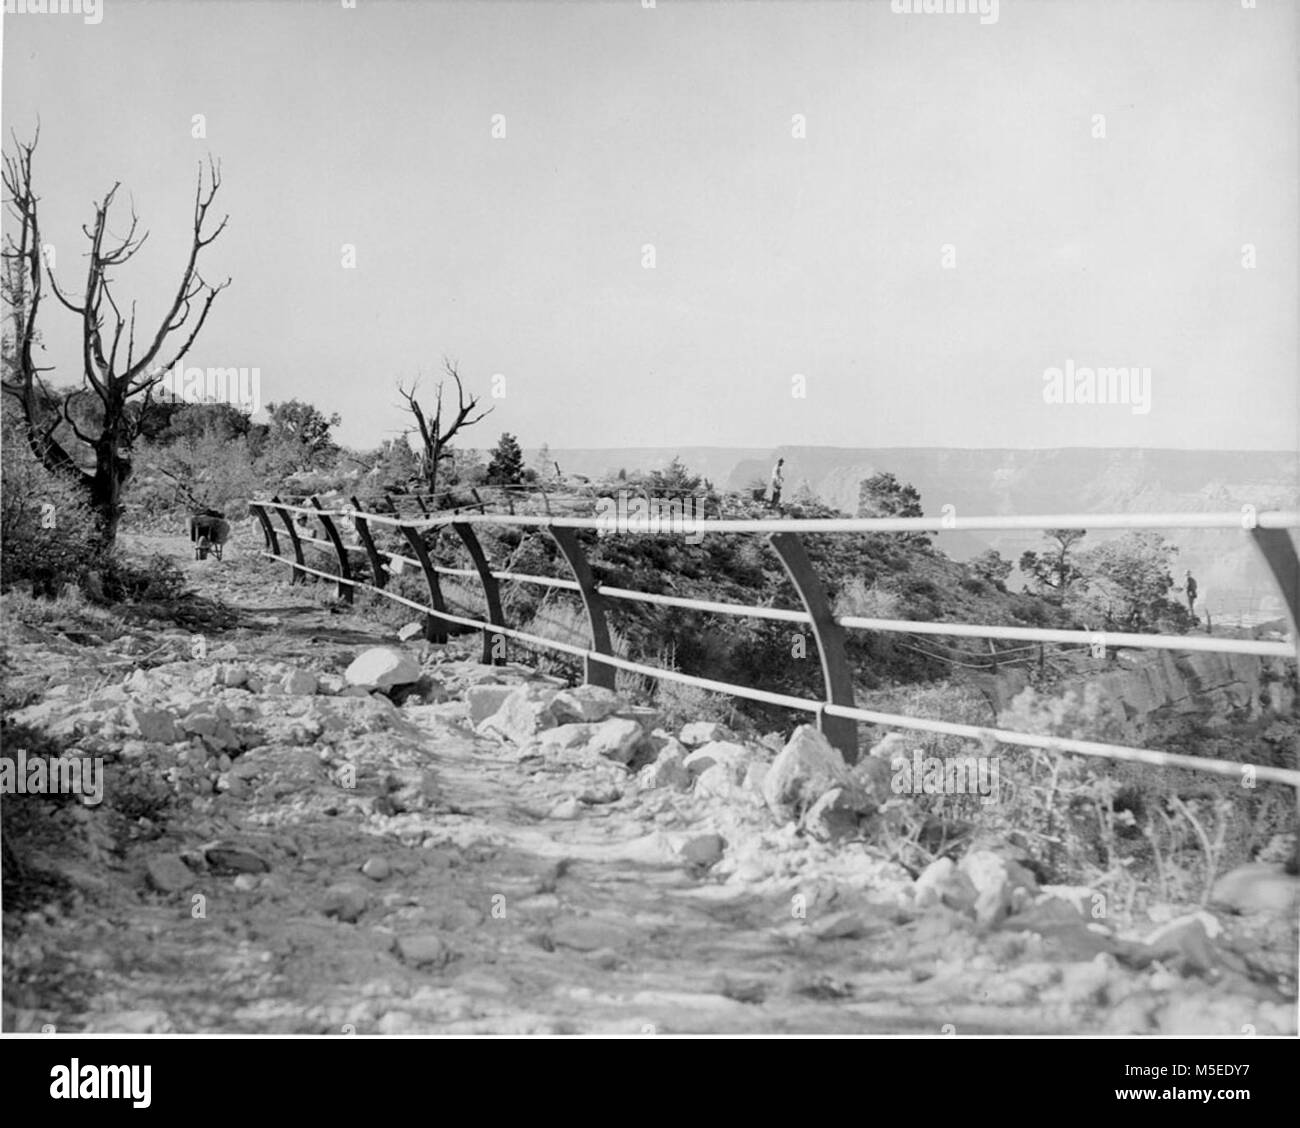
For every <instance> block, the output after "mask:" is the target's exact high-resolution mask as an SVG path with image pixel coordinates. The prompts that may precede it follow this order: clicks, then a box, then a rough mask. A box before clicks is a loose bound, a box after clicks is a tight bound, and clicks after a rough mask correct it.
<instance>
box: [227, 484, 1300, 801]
mask: <svg viewBox="0 0 1300 1128" xmlns="http://www.w3.org/2000/svg"><path fill="white" fill-rule="evenodd" d="M354 500H355V499H354ZM313 502H314V505H313V507H311V508H308V507H304V506H297V505H292V504H289V503H286V502H282V501H280V500H279V499H278V498H272V499H269V500H261V501H256V502H253V503H252V504H251V506H250V508H251V509H252V511H253V512H254V514H255V515H256V516H257V517H258V519H259V520H260V522H261V525H262V530H263V534H264V536H265V538H266V543H267V551H265V552H264V553H263V555H264V556H267V557H269V558H271V559H273V560H277V561H280V562H282V563H285V564H288V565H289V566H290V567H291V568H292V569H293V573H292V576H291V582H293V581H294V580H296V579H298V578H299V577H300V576H302V575H305V574H306V575H314V576H318V577H320V578H322V579H326V580H331V581H334V582H336V583H338V585H339V593H340V596H342V597H343V598H345V599H350V598H351V595H352V592H353V590H354V589H356V588H363V589H365V590H368V591H371V592H374V593H375V594H377V595H380V596H382V597H384V598H386V599H392V600H395V601H396V602H399V603H402V604H404V605H406V606H409V607H412V608H414V609H416V610H419V611H422V612H424V614H425V616H426V636H427V637H431V638H441V637H445V635H444V634H443V633H442V632H440V631H439V629H438V627H439V624H452V625H456V626H463V627H469V628H471V629H477V630H481V631H482V632H483V644H484V648H483V661H484V662H485V663H491V662H500V661H503V660H504V656H503V655H499V654H498V653H497V652H496V649H495V648H494V647H493V646H492V640H493V639H494V638H496V637H502V638H513V639H516V640H518V641H521V642H524V643H526V644H529V645H534V646H538V647H541V648H545V649H550V650H554V651H558V652H561V653H566V654H569V655H571V656H574V657H578V658H581V659H582V660H583V662H584V665H585V672H586V680H587V681H588V682H589V683H592V684H599V685H606V686H608V687H609V688H613V674H614V671H615V670H619V669H621V670H625V671H630V672H633V673H637V674H641V675H644V676H648V677H652V678H656V679H659V680H667V681H672V682H677V683H679V684H684V685H690V686H695V687H697V688H701V689H706V690H709V691H711V692H716V693H721V694H726V695H729V696H733V697H742V698H745V699H748V700H752V701H758V702H762V703H765V704H769V705H777V706H780V707H783V708H789V709H794V710H799V711H803V712H808V713H813V714H814V715H815V716H816V719H817V723H818V725H819V727H820V728H821V729H822V731H823V732H824V733H825V734H826V735H827V738H828V739H830V740H831V742H832V743H833V744H835V745H836V746H837V747H838V748H839V749H840V750H841V752H843V753H844V755H845V756H846V758H847V759H848V760H849V761H850V762H852V761H854V760H856V758H857V752H858V736H857V727H856V726H857V724H858V723H867V724H874V725H882V726H885V727H891V728H903V729H912V730H920V731H927V732H934V733H940V734H944V735H951V736H961V737H967V738H970V739H974V740H978V741H984V742H993V743H999V744H1008V745H1012V746H1019V747H1028V748H1042V749H1047V750H1052V751H1060V752H1069V753H1075V754H1080V755H1087V756H1097V757H1103V758H1107V759H1111V760H1121V761H1129V762H1140V763H1149V764H1156V765H1161V766H1166V767H1178V768H1186V769H1188V770H1191V771H1202V772H1208V773H1212V774H1216V775H1220V776H1230V777H1240V776H1241V775H1242V773H1243V772H1245V771H1246V770H1250V771H1251V772H1252V773H1253V775H1254V777H1255V778H1257V779H1260V780H1267V781H1271V782H1276V783H1283V784H1286V785H1288V786H1291V787H1294V788H1296V790H1297V801H1298V803H1300V770H1293V769H1284V768H1274V767H1269V766H1265V765H1246V764H1243V763H1240V762H1237V761H1231V760H1221V759H1202V758H1199V757H1195V756H1187V755H1183V754H1181V753H1172V752H1163V751H1158V750H1154V749H1143V748H1133V747H1129V746H1126V745H1116V744H1109V743H1100V742H1096V741H1084V740H1074V739H1067V738H1064V737H1052V736H1043V735H1039V734H1035V733H1022V732H1013V731H1009V730H1003V729H996V728H987V727H981V726H976V725H966V724H957V723H954V722H948V721H940V720H932V719H929V718H920V717H911V716H906V715H902V714H893V713H882V712H877V711H874V710H867V709H859V708H857V707H856V704H855V702H854V701H853V689H852V679H851V671H850V670H849V667H848V661H847V656H846V654H845V651H844V631H845V630H866V631H881V632H895V633H903V634H924V635H941V636H948V637H960V638H986V639H1010V640H1019V641H1029V642H1037V643H1044V642H1053V643H1060V644H1073V645H1085V646H1093V647H1095V646H1098V645H1101V646H1103V647H1106V648H1119V647H1125V648H1146V649H1158V650H1185V651H1199V652H1218V653H1230V654H1246V655H1252V656H1257V657H1281V658H1289V659H1295V658H1297V656H1298V651H1297V639H1298V638H1300V626H1298V624H1300V559H1298V558H1297V556H1296V550H1295V545H1294V543H1293V542H1292V540H1291V538H1290V537H1289V536H1288V535H1287V533H1286V532H1285V531H1284V530H1288V529H1295V528H1300V513H1297V512H1294V511H1263V512H1256V511H1255V510H1254V509H1253V508H1250V507H1246V508H1245V509H1244V510H1243V511H1242V512H1238V513H1209V514H1197V513H1177V514H1067V515H1050V516H1040V517H1005V516H1003V517H967V518H955V517H945V518H941V519H931V518H812V519H794V520H776V519H759V520H751V519H743V520H741V519H735V520H732V519H709V520H705V521H700V522H698V523H697V524H693V525H690V526H689V527H688V528H686V529H685V530H684V531H686V532H689V533H694V532H696V531H699V532H707V533H755V532H761V533H768V534H769V537H768V540H769V544H770V545H771V546H772V548H773V549H774V550H775V551H776V552H777V555H778V556H779V557H780V558H781V562H782V564H783V565H784V566H785V568H786V572H787V574H788V575H789V577H790V580H791V583H792V585H793V586H794V588H795V591H796V593H797V595H798V596H799V598H800V600H801V601H802V602H803V604H804V610H803V611H796V610H787V609H783V608H776V607H760V606H746V605H741V604H730V603H721V602H714V601H708V600H693V599H686V598H683V597H678V596H667V595H657V594H653V593H649V592H638V591H633V590H630V589H626V588H618V587H611V586H606V585H603V584H599V583H597V582H596V581H595V579H594V577H593V576H592V574H591V570H590V567H589V566H588V564H587V562H586V558H585V555H584V554H583V551H582V548H581V545H580V543H579V542H578V540H577V538H576V536H575V532H576V531H577V530H580V529H596V530H599V531H603V532H606V533H609V532H618V533H635V532H638V531H640V532H649V533H659V532H666V531H668V530H666V529H663V528H661V527H659V526H658V525H657V524H656V523H654V522H650V521H642V522H640V523H638V522H637V521H636V520H629V521H627V522H625V523H624V524H622V525H621V526H619V527H617V528H611V522H610V520H609V519H608V518H582V517H549V516H547V517H542V516H529V515H504V514H486V513H463V512H456V513H440V514H430V515H427V516H423V515H422V516H420V517H418V518H401V517H393V516H391V515H386V514H378V513H370V512H366V511H363V510H360V509H358V508H356V507H355V506H354V507H350V508H345V509H334V510H331V509H325V508H324V507H322V506H320V505H319V503H316V502H315V499H313ZM271 512H279V513H280V515H281V517H282V519H283V520H284V523H285V525H286V527H287V529H288V531H289V533H290V537H291V541H292V544H293V550H294V557H293V558H292V559H291V558H289V557H287V556H285V555H283V554H282V553H281V551H280V547H279V542H278V538H277V534H276V531H275V528H274V525H273V524H272V522H271V520H270V513H271ZM289 514H306V515H308V516H309V517H310V518H311V519H313V520H316V521H319V522H321V524H322V526H323V527H324V529H325V531H326V533H327V534H328V535H329V538H330V539H328V540H321V539H320V538H316V537H304V536H302V535H301V534H300V533H299V532H298V531H297V530H296V529H295V528H294V527H293V522H292V521H291V519H290V517H289ZM335 518H342V519H345V520H350V521H352V522H353V524H354V526H355V528H356V530H357V534H358V538H359V540H360V541H361V544H360V545H343V544H342V541H341V540H340V539H339V538H338V536H337V530H336V529H335V527H334V525H333V521H334V519H335ZM679 522H680V518H679ZM372 524H378V525H383V526H386V527H390V528H393V529H396V530H398V531H400V532H401V533H402V534H403V536H404V537H405V538H406V540H407V542H408V544H410V546H411V548H412V551H413V552H414V553H415V558H412V557H409V556H405V555H402V554H399V553H396V552H388V551H381V550H378V549H377V548H375V547H374V545H373V540H372V538H371V536H370V533H369V526H370V525H372ZM475 525H489V526H492V525H505V526H512V527H534V528H542V529H545V530H546V531H547V532H548V533H549V534H550V535H551V536H552V538H553V539H554V540H555V541H556V543H557V546H558V547H559V548H560V550H561V554H562V555H563V556H564V557H565V559H566V561H567V563H568V564H569V567H570V570H571V571H572V572H573V574H574V578H573V579H572V580H561V579H558V578H554V577H548V576H535V575H526V574H520V573H512V572H506V571H499V572H498V571H494V570H493V569H492V568H491V567H490V566H489V565H488V564H487V562H486V558H485V557H484V555H483V553H482V550H481V548H480V547H479V544H478V541H477V538H476V537H475V534H474V531H473V528H474V526H475ZM447 527H450V528H451V529H453V530H454V531H455V532H456V533H457V534H458V535H459V536H460V538H461V540H462V541H463V542H464V544H465V547H466V548H467V550H468V551H469V553H470V556H471V558H472V559H473V560H474V562H475V567H474V568H473V569H463V568H461V569H453V568H448V567H445V566H442V565H435V564H434V563H433V562H432V560H431V559H430V558H429V555H428V548H427V546H426V545H425V543H424V541H423V539H422V534H423V533H424V532H426V531H429V530H437V529H442V528H447ZM1087 527H1091V528H1104V529H1143V528H1146V529H1150V528H1157V529H1168V528H1202V529H1205V528H1220V529H1239V530H1241V531H1243V532H1245V533H1248V534H1249V535H1250V536H1251V537H1252V539H1253V541H1254V543H1255V544H1256V546H1257V547H1258V548H1259V550H1260V551H1261V553H1262V554H1263V556H1264V559H1265V561H1266V563H1267V564H1268V566H1269V568H1270V571H1271V572H1272V574H1273V577H1274V580H1275V582H1276V583H1277V584H1278V587H1279V588H1280V589H1281V592H1282V597H1283V600H1284V602H1285V604H1286V607H1287V611H1288V614H1289V617H1290V627H1291V637H1290V639H1289V640H1288V641H1286V642H1273V641H1259V640H1247V639H1216V638H1206V637H1203V636H1195V637H1192V636H1181V635H1180V636H1163V635H1146V634H1136V633H1132V632H1111V631H1080V630H1061V629H1054V628H1037V627H1011V626H1002V625H996V624H985V625H975V624H966V623H945V622H923V621H913V620H897V619H877V618H866V617H861V616H851V615H846V616H835V615H833V614H832V613H831V612H830V608H829V603H828V602H827V600H826V597H825V592H824V590H823V589H822V586H821V583H820V580H819V579H818V577H817V575H816V572H815V570H814V569H813V567H812V564H811V562H810V561H809V560H808V557H807V555H806V553H805V551H804V549H803V546H802V544H801V542H800V541H799V539H798V536H797V534H798V533H824V534H848V533H881V532H943V531H948V530H961V529H967V530H1005V529H1038V530H1043V529H1055V528H1087ZM673 531H677V532H680V531H683V527H682V525H681V524H680V523H679V524H678V525H677V526H675V528H674V530H673ZM304 542H305V543H310V544H315V545H319V546H321V547H323V548H334V549H335V551H336V552H337V554H338V556H339V562H340V573H341V574H339V573H330V572H325V571H322V570H320V569H316V568H312V567H309V566H308V565H306V564H305V562H304V560H303V556H302V547H301V546H302V543H304ZM349 552H366V553H367V554H368V555H369V557H370V559H371V563H372V564H373V565H374V566H375V574H374V580H375V582H374V583H366V582H363V581H360V580H355V579H352V578H351V576H350V569H349V567H348V564H347V554H348V553H349ZM393 561H401V562H402V563H403V565H405V564H407V563H409V564H411V565H414V566H416V567H419V568H421V569H422V570H423V572H424V575H425V579H426V581H427V583H428V585H429V590H430V597H431V605H429V604H421V603H419V602H417V601H415V600H411V599H408V598H406V597H405V596H401V595H398V594H396V593H395V592H391V591H388V590H386V583H387V579H388V574H389V572H390V571H391V569H390V568H389V567H388V565H387V564H386V563H385V562H393ZM440 574H441V575H446V574H451V575H458V576H467V577H473V576H475V575H477V576H478V578H479V580H480V581H481V583H482V584H483V587H484V591H485V595H486V597H487V603H488V619H487V620H483V619H472V618H468V617H466V616H460V615H455V614H452V613H451V612H449V611H448V610H447V608H446V606H445V604H444V601H443V598H442V593H441V588H440V586H439V584H438V576H439V575H440ZM501 580H506V581H509V582H517V583H525V584H539V585H543V586H547V587H554V588H560V589H564V590H568V591H573V592H576V593H577V594H578V595H580V596H581V598H582V601H583V604H584V607H585V609H586V612H587V617H588V621H589V627H590V633H591V638H592V645H591V646H589V647H581V646H575V645H572V644H570V643H562V642H557V641H554V640H551V639H546V638H543V637H541V636H538V635H533V634H529V633H528V632H524V631H520V630H517V629H515V628H511V627H507V626H506V625H505V623H504V621H503V618H502V612H501V607H500V600H499V597H498V595H497V588H498V584H499V581H501ZM612 600H616V601H628V602H640V603H646V604H654V605H659V606H668V607H679V608H682V609H686V610H693V611H698V612H701V613H712V614H723V615H738V616H744V617H750V618H759V619H767V620H772V621H779V622H790V623H798V624H800V625H806V626H808V627H810V628H811V631H812V634H813V636H814V639H815V641H816V644H817V647H818V652H819V656H820V658H821V664H822V672H823V677H824V680H825V683H826V699H825V700H823V701H813V700H810V699H808V698H803V697H796V696H792V695H788V694H778V693H771V692H769V691H767V690H761V689H755V688H753V687H749V686H742V685H736V684H733V683H729V682H719V681H715V680H713V679H709V678H701V677H696V676H694V675H690V674H683V673H681V672H679V671H676V670H669V669H665V668H663V667H658V666H649V665H646V664H644V663H639V662H633V661H630V660H628V659H625V658H619V657H617V656H616V655H614V654H613V652H612V647H611V644H610V641H609V633H608V628H607V627H606V624H605V613H606V608H607V604H608V601H612ZM1023 649H1025V648H1022V647H1017V648H1013V650H1011V651H1008V652H1002V653H998V654H994V655H990V659H1002V658H1003V657H1004V655H1008V656H1009V655H1010V654H1011V653H1015V652H1018V651H1020V650H1023ZM972 657H979V655H973V656H972Z"/></svg>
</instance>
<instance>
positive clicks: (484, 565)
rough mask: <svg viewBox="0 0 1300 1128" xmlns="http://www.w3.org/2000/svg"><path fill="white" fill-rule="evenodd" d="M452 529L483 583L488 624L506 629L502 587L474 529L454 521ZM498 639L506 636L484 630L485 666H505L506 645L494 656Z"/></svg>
mask: <svg viewBox="0 0 1300 1128" xmlns="http://www.w3.org/2000/svg"><path fill="white" fill-rule="evenodd" d="M451 527H452V528H453V529H455V530H456V533H457V535H458V536H459V537H460V539H461V541H462V542H463V543H464V545H465V551H466V552H468V553H469V556H470V559H471V560H473V561H474V567H475V568H477V569H478V578H479V579H480V580H481V581H482V582H483V597H484V599H486V600H487V612H488V622H489V623H491V624H492V625H493V626H494V627H504V626H505V625H506V620H505V616H504V615H502V613H501V585H500V584H499V583H498V582H497V578H496V576H494V575H493V574H492V569H491V568H490V567H489V566H488V561H487V557H486V556H485V555H484V553H483V546H482V545H481V544H479V542H478V537H476V536H475V535H474V527H473V526H472V525H469V524H466V523H465V522H464V521H453V522H452V524H451ZM498 638H499V639H501V640H502V642H503V643H504V641H505V636H504V635H498V634H494V633H493V632H492V631H490V630H488V629H486V628H484V630H483V658H482V661H483V665H485V666H494V665H495V666H504V665H505V661H506V656H505V646H504V645H503V646H502V647H501V648H500V649H501V653H500V654H499V655H495V656H494V655H493V650H494V649H496V645H495V643H496V639H498Z"/></svg>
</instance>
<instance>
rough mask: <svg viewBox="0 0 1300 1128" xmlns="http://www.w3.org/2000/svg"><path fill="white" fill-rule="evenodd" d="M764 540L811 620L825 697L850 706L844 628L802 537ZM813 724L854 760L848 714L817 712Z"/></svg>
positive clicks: (774, 536) (853, 730) (853, 727)
mask: <svg viewBox="0 0 1300 1128" xmlns="http://www.w3.org/2000/svg"><path fill="white" fill-rule="evenodd" d="M767 540H768V543H769V544H770V545H771V546H772V548H773V550H774V551H775V552H776V554H777V556H779V557H780V558H781V565H782V566H783V567H784V568H785V572H786V575H787V576H789V577H790V582H791V583H792V584H793V585H794V589H795V591H797V592H798V593H799V598H800V599H801V600H802V601H803V606H804V610H805V611H807V612H808V617H809V618H810V619H811V620H812V632H813V638H815V639H816V640H817V653H818V654H819V655H820V656H821V663H822V679H823V681H824V682H825V685H826V701H827V703H828V704H831V705H847V706H848V707H849V708H850V709H851V708H853V707H854V701H853V673H852V671H851V670H850V669H849V659H848V655H847V654H846V653H845V651H844V630H843V628H842V627H841V626H840V625H839V623H837V622H836V621H835V615H834V613H833V612H832V610H831V605H830V600H828V599H827V598H826V591H825V589H824V588H823V587H822V585H821V581H820V580H819V579H818V578H817V573H816V572H815V571H814V570H813V566H812V561H811V560H809V559H808V553H807V552H806V551H805V550H804V546H803V541H801V540H800V539H799V537H798V535H797V534H795V533H771V534H770V535H769V536H768V538H767ZM817 727H818V728H819V729H821V731H822V735H823V736H825V737H826V739H827V740H829V741H830V742H831V744H833V745H834V746H835V747H836V748H838V749H839V750H840V753H841V755H843V757H844V759H845V761H846V762H847V763H849V764H855V763H857V760H858V725H857V722H856V721H854V720H852V719H850V718H848V717H828V716H826V714H825V713H819V714H818V715H817Z"/></svg>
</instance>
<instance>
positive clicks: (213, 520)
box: [190, 509, 230, 560]
mask: <svg viewBox="0 0 1300 1128" xmlns="http://www.w3.org/2000/svg"><path fill="white" fill-rule="evenodd" d="M229 539H230V522H229V521H227V520H226V518H225V516H224V515H223V514H222V513H221V512H220V510H216V509H204V510H201V511H200V512H198V513H195V514H193V515H191V517H190V540H192V541H193V542H194V559H195V560H206V559H207V558H208V554H209V553H211V554H212V555H213V556H215V557H216V558H217V559H218V560H220V559H221V552H222V549H223V548H224V547H225V543H226V541H228V540H229Z"/></svg>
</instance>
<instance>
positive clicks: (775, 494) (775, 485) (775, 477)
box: [769, 458, 785, 509]
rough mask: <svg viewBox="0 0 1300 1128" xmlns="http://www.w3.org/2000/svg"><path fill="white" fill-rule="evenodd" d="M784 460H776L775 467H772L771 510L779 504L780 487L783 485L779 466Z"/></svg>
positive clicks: (783, 476)
mask: <svg viewBox="0 0 1300 1128" xmlns="http://www.w3.org/2000/svg"><path fill="white" fill-rule="evenodd" d="M784 462H785V459H784V458H778V459H777V460H776V465H775V466H773V467H772V500H771V502H770V503H769V504H771V506H772V508H773V509H775V508H776V507H777V506H778V505H780V504H781V487H782V486H783V485H784V484H785V475H784V474H783V473H782V472H781V466H782V465H783V464H784Z"/></svg>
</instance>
